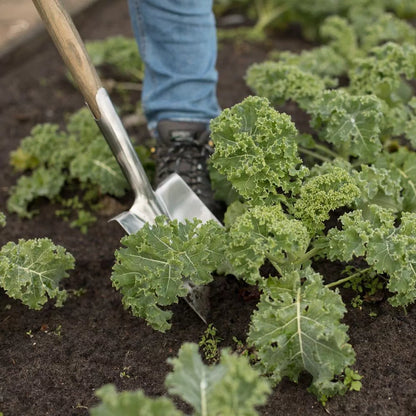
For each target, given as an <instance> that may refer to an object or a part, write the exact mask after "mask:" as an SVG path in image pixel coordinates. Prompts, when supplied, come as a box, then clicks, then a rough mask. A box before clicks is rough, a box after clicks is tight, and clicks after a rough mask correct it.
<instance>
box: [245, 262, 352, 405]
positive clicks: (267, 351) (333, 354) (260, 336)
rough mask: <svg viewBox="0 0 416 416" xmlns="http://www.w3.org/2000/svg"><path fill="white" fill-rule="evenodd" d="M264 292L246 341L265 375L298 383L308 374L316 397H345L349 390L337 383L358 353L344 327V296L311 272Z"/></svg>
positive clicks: (269, 284) (273, 282)
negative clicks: (253, 348) (250, 345)
mask: <svg viewBox="0 0 416 416" xmlns="http://www.w3.org/2000/svg"><path fill="white" fill-rule="evenodd" d="M261 288H262V290H263V294H262V296H261V298H260V302H259V304H258V307H257V308H258V309H257V310H256V311H255V312H254V314H253V316H252V321H251V326H250V331H249V337H248V342H249V343H250V344H252V345H254V346H255V347H256V349H257V351H258V357H259V358H260V364H259V366H260V368H261V370H262V372H263V373H265V374H268V375H270V377H271V379H272V381H273V382H274V383H279V382H280V381H281V380H282V378H283V377H289V378H290V379H291V380H292V381H295V382H297V380H298V378H299V375H300V374H301V373H302V372H304V371H307V372H308V373H310V374H311V375H312V377H313V380H312V384H311V386H310V387H309V391H311V392H312V393H313V394H315V395H316V396H317V397H318V398H321V399H324V398H325V397H330V396H333V395H335V394H337V393H344V392H345V391H346V387H345V386H344V384H343V383H342V382H341V381H339V380H338V381H336V380H335V379H336V377H337V376H339V375H340V374H341V373H342V372H343V371H344V370H345V368H346V367H348V366H350V365H351V364H353V363H354V360H355V354H354V351H353V349H352V347H351V345H350V344H348V342H347V341H348V335H347V326H346V325H344V324H341V323H340V320H341V319H342V317H343V316H344V313H345V312H346V309H345V306H344V304H343V302H342V299H341V297H340V295H339V294H338V293H336V292H334V291H332V290H330V289H328V288H326V287H325V286H324V284H323V282H322V277H321V276H320V275H319V274H318V273H315V272H314V271H313V270H312V269H311V268H307V269H305V270H303V271H296V270H295V271H293V272H291V273H288V274H286V275H284V276H283V277H282V278H281V279H276V278H269V279H268V280H267V281H266V282H264V283H263V284H262V285H261Z"/></svg>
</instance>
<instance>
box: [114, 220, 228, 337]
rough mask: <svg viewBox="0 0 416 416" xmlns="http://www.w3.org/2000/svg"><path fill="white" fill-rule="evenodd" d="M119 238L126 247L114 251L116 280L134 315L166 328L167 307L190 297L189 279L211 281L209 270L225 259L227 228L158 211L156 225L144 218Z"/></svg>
mask: <svg viewBox="0 0 416 416" xmlns="http://www.w3.org/2000/svg"><path fill="white" fill-rule="evenodd" d="M121 242H122V244H123V245H124V246H125V247H124V248H121V249H119V250H117V252H116V264H115V265H114V267H113V273H112V276H111V280H112V282H113V286H114V287H115V288H116V289H118V290H120V292H121V294H122V296H123V299H122V301H123V304H124V306H125V307H126V308H129V309H131V311H132V313H133V315H136V316H141V317H145V318H146V320H147V321H148V323H149V324H150V325H151V326H152V327H153V328H155V329H158V330H159V331H163V332H164V331H166V330H167V329H169V328H170V323H169V322H168V320H169V319H170V317H171V316H172V312H171V311H169V310H166V307H167V306H169V305H172V304H174V303H177V302H178V299H179V298H180V297H182V298H183V297H186V295H187V293H188V287H189V285H193V286H198V285H203V284H207V283H209V282H211V281H212V279H213V278H212V275H211V271H212V270H213V269H216V267H217V266H218V265H219V264H220V263H221V262H222V261H223V247H224V238H223V233H222V232H221V227H220V226H219V225H218V224H217V223H215V222H214V221H209V222H207V223H206V224H201V221H200V220H194V221H187V222H186V223H185V224H182V223H178V222H177V221H173V222H167V221H166V218H165V217H158V218H156V219H155V225H154V226H152V225H150V224H145V226H144V227H143V228H142V229H141V230H140V231H139V232H138V233H136V234H132V235H128V236H125V237H123V239H122V240H121ZM184 277H185V278H186V279H187V280H186V281H185V280H184Z"/></svg>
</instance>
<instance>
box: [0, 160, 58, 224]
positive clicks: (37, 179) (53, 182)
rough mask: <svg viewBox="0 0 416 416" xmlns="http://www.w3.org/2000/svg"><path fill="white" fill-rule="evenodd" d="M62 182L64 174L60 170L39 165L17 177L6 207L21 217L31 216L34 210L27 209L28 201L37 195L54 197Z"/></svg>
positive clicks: (34, 212)
mask: <svg viewBox="0 0 416 416" xmlns="http://www.w3.org/2000/svg"><path fill="white" fill-rule="evenodd" d="M64 183H65V176H63V175H61V171H60V170H57V169H54V168H50V169H47V168H45V167H39V168H37V169H36V170H35V171H34V172H33V173H32V175H30V176H22V177H20V178H19V179H18V181H17V184H16V186H14V187H13V188H12V190H11V195H10V197H9V199H8V201H7V209H8V210H9V211H10V212H15V213H16V214H18V215H19V216H20V217H22V218H31V217H32V216H33V215H35V214H36V211H34V210H30V209H29V206H30V203H31V202H32V201H34V200H35V199H37V198H39V197H46V198H50V199H51V198H54V197H55V196H57V195H59V193H60V192H61V189H62V187H63V185H64Z"/></svg>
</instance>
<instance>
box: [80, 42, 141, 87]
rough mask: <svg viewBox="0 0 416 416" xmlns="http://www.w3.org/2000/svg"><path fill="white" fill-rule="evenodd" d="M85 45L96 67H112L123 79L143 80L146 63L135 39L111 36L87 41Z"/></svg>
mask: <svg viewBox="0 0 416 416" xmlns="http://www.w3.org/2000/svg"><path fill="white" fill-rule="evenodd" d="M85 45H86V48H87V51H88V54H89V56H90V57H91V61H92V63H93V65H94V66H96V67H102V66H104V65H107V66H111V67H112V68H113V70H115V71H116V72H117V74H118V75H119V76H121V77H125V78H127V79H131V80H135V81H141V80H142V79H143V77H144V63H143V61H142V59H141V57H140V55H139V51H138V49H137V43H136V41H135V39H134V38H127V37H125V36H110V37H107V38H106V39H102V40H95V41H92V40H90V41H87V42H86V44H85Z"/></svg>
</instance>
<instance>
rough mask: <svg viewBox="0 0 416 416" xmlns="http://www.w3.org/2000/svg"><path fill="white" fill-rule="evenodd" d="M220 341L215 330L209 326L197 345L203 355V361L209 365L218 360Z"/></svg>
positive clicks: (212, 326)
mask: <svg viewBox="0 0 416 416" xmlns="http://www.w3.org/2000/svg"><path fill="white" fill-rule="evenodd" d="M221 341H222V338H220V337H219V336H217V328H215V326H214V325H213V324H209V325H208V327H207V329H206V330H205V331H204V333H203V334H202V337H201V339H200V341H199V344H198V345H199V348H201V350H202V352H203V354H204V358H205V360H206V361H208V362H209V363H215V362H217V361H218V360H219V358H220V350H219V348H218V344H219V343H220V342H221Z"/></svg>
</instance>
